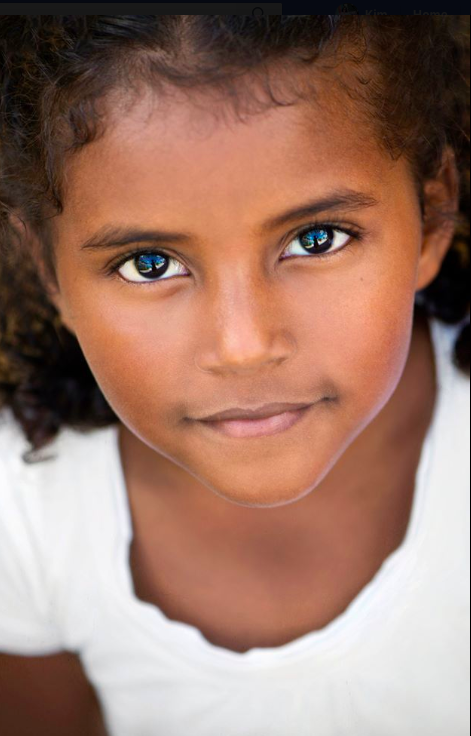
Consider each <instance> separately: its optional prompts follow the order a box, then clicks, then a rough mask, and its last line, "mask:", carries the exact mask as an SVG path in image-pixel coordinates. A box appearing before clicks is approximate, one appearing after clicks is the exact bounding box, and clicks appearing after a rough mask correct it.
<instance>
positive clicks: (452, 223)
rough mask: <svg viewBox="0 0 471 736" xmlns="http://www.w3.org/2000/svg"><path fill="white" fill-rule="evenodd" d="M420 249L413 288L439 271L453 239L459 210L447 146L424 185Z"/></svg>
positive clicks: (428, 281) (454, 170)
mask: <svg viewBox="0 0 471 736" xmlns="http://www.w3.org/2000/svg"><path fill="white" fill-rule="evenodd" d="M423 195H424V219H423V230H422V249H421V255H420V261H419V268H418V275H417V284H416V289H417V291H420V290H421V289H425V288H426V287H427V286H429V285H430V284H431V283H432V281H434V279H435V278H436V277H437V275H438V274H439V272H440V269H441V266H442V263H443V261H444V259H445V256H446V254H447V252H448V250H449V249H450V247H451V244H452V242H453V236H454V234H455V228H456V220H457V214H458V211H459V174H458V169H457V167H456V162H455V156H454V153H453V150H452V149H451V148H449V147H447V148H446V149H445V151H444V154H443V157H442V164H441V167H440V170H439V172H438V173H437V175H436V177H435V178H434V179H430V180H429V181H426V182H425V184H424V186H423Z"/></svg>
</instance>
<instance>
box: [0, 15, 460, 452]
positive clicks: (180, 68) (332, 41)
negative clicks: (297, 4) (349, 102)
mask: <svg viewBox="0 0 471 736" xmlns="http://www.w3.org/2000/svg"><path fill="white" fill-rule="evenodd" d="M466 18H468V20H469V16H352V15H349V16H343V15H334V16H329V15H304V16H287V15H281V16H268V17H261V18H253V17H251V16H237V15H194V16H185V15H162V16H159V15H147V16H146V15H121V16H116V15H115V16H107V15H87V16H70V15H69V16H48V15H43V16H41V15H39V16H29V17H28V16H6V15H4V16H0V256H1V266H0V397H1V402H0V405H3V406H4V405H7V406H9V407H10V408H11V410H12V412H13V415H14V416H15V418H16V420H17V421H18V422H19V424H20V425H21V427H22V430H23V432H24V434H25V436H26V437H27V439H28V441H29V443H30V444H31V446H32V448H33V450H38V449H40V448H42V447H44V446H45V445H46V444H48V443H49V442H50V441H51V440H52V439H53V438H54V436H55V435H56V434H57V433H58V432H59V430H60V428H61V427H62V426H65V425H68V426H71V427H74V428H77V429H80V430H82V431H89V430H92V429H93V428H96V427H104V426H107V425H110V424H112V423H116V422H118V418H117V417H116V415H115V413H114V412H113V410H112V409H111V408H110V406H109V405H108V403H107V401H106V399H105V397H104V396H103V394H102V392H101V390H100V388H99V387H98V385H97V383H96V381H95V379H94V377H93V375H92V373H91V371H90V368H89V366H88V364H87V363H86V360H85V358H84V356H83V353H82V351H81V349H80V346H79V344H78V341H77V339H76V338H75V336H74V335H72V334H71V333H70V332H69V331H68V330H67V329H66V327H65V326H64V325H62V324H61V323H60V319H59V315H58V312H57V310H56V309H55V307H54V306H53V305H52V303H51V302H50V300H49V299H48V295H47V290H46V287H45V286H44V284H43V281H42V279H41V278H40V276H39V274H38V273H37V270H38V269H37V266H36V265H35V262H34V259H33V258H32V257H31V256H32V247H33V246H32V243H31V242H30V240H29V239H28V237H29V236H28V235H27V234H26V233H27V232H30V233H33V234H34V236H35V238H36V239H37V242H39V244H40V252H41V259H42V262H43V263H44V265H45V269H46V273H47V275H48V277H49V278H50V279H51V280H52V282H53V283H54V284H56V285H57V277H56V261H55V251H54V244H53V242H51V240H52V239H51V237H50V234H49V230H48V220H50V218H51V217H53V216H54V215H56V214H58V213H61V212H62V207H63V205H62V188H63V169H64V166H65V163H66V161H67V159H68V157H69V156H71V155H73V154H74V152H77V151H79V150H80V149H81V148H82V147H83V146H85V145H87V143H89V142H91V141H93V140H95V139H97V138H98V137H99V136H100V135H101V134H102V133H103V131H104V127H105V126H104V125H103V124H102V123H103V115H102V113H101V108H100V107H99V104H98V103H101V102H102V101H106V100H107V99H109V96H110V95H112V94H114V93H117V96H118V97H117V99H118V100H121V99H122V100H128V101H129V100H130V99H132V95H133V94H139V85H142V83H144V84H146V85H148V86H151V87H152V88H153V89H158V91H159V93H161V94H162V95H163V94H164V93H165V91H166V89H171V88H175V87H178V88H180V89H187V90H188V91H189V92H190V93H191V92H192V91H194V90H195V89H203V88H206V89H211V90H214V91H221V92H222V94H223V96H224V97H225V98H227V99H228V100H229V101H230V102H231V103H232V104H233V106H234V108H236V109H237V106H238V104H239V102H240V99H241V95H240V92H241V89H240V85H237V84H236V83H237V82H238V81H239V80H240V79H241V77H242V75H243V74H246V73H247V72H253V73H255V74H260V73H261V79H262V81H263V82H264V85H265V87H264V89H265V92H266V98H267V105H268V106H273V105H285V104H293V103H289V102H284V101H282V100H279V99H277V98H276V96H275V95H274V94H273V91H272V89H271V87H270V84H269V81H268V79H269V75H268V73H267V72H268V68H269V67H270V66H272V67H273V66H275V67H276V65H278V64H279V65H281V66H282V67H283V68H286V66H287V64H288V63H289V64H292V65H294V66H296V65H298V67H299V68H301V67H302V68H306V66H308V65H312V66H313V67H316V66H317V67H319V68H321V66H322V65H326V66H328V65H329V64H332V66H331V67H330V68H331V69H332V68H335V65H336V63H338V61H339V60H340V59H341V58H343V60H347V62H349V64H350V66H349V68H350V69H353V77H352V78H353V80H354V84H348V85H347V84H346V83H345V80H342V75H341V74H340V75H339V81H340V83H341V84H342V85H343V86H344V89H346V91H347V92H348V94H349V95H350V96H351V97H352V98H355V99H357V100H358V101H359V102H360V103H361V104H360V108H361V109H362V110H364V111H365V113H366V115H367V119H368V120H369V121H370V122H371V123H372V125H373V126H374V130H375V132H376V134H377V139H378V142H379V144H380V145H381V146H382V147H383V148H384V150H385V151H387V152H388V153H389V155H391V156H392V157H399V156H402V155H404V156H406V157H407V160H408V161H409V162H410V164H411V167H412V171H413V172H414V175H415V177H416V181H417V186H418V192H419V195H420V197H421V202H422V205H423V194H422V192H423V185H424V182H426V181H427V179H430V178H433V177H434V175H436V174H437V173H438V170H439V168H440V165H441V162H442V158H443V154H444V151H445V149H448V148H451V149H452V151H453V152H454V156H455V160H456V162H457V168H458V170H459V173H460V177H461V190H460V208H461V209H460V214H459V216H458V217H456V227H455V235H454V240H453V243H452V246H451V248H450V249H449V251H448V252H447V255H446V257H445V259H444V261H443V264H442V267H441V270H440V273H439V274H438V275H437V277H436V278H435V279H434V281H433V282H432V283H431V284H430V285H429V286H428V287H427V288H425V289H423V290H422V291H421V292H420V293H419V294H418V295H417V300H416V307H418V308H420V309H423V310H424V311H425V312H426V314H428V315H430V316H434V317H436V318H437V319H439V320H441V321H443V322H445V323H449V324H458V323H459V324H460V331H459V335H458V337H457V340H456V344H455V345H454V352H453V362H454V363H455V365H456V366H457V367H458V368H459V369H460V370H461V371H463V372H465V373H467V374H468V375H469V364H470V359H469V294H468V279H469V138H468V136H467V134H466V130H467V128H468V123H469V120H468V118H469V91H468V89H469V81H468V76H467V70H468V69H469V66H468V65H467V63H466V62H467V59H469V46H468V44H469V31H468V25H467V22H466ZM468 63H469V62H468ZM280 68H281V67H280ZM293 78H294V75H293ZM123 91H124V93H125V94H124V95H122V97H121V98H120V97H119V94H120V93H122V92H123ZM422 211H423V212H424V209H422ZM13 215H17V216H18V218H19V221H20V222H22V223H23V224H26V223H27V225H28V229H27V228H25V229H24V230H19V229H18V227H17V226H15V225H14V218H13V217H12V216H13ZM25 461H27V462H28V461H31V460H28V459H26V458H25Z"/></svg>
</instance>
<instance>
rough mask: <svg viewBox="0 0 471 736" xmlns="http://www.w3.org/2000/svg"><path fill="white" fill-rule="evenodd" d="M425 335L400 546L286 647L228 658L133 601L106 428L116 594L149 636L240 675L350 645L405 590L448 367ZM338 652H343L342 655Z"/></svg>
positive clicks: (123, 517)
mask: <svg viewBox="0 0 471 736" xmlns="http://www.w3.org/2000/svg"><path fill="white" fill-rule="evenodd" d="M429 325H430V334H431V340H432V346H433V350H434V359H435V375H436V385H437V391H436V399H435V406H434V410H433V415H432V418H431V421H430V424H429V427H428V430H427V432H426V435H425V438H424V442H423V445H422V451H421V455H420V460H419V463H418V466H417V472H416V484H415V491H414V498H413V502H412V507H411V512H410V517H409V524H408V527H407V531H406V534H405V536H404V538H403V541H402V543H401V544H400V546H399V547H398V548H397V549H396V550H395V551H393V552H392V553H391V554H390V555H389V556H388V557H387V558H386V560H385V561H384V562H383V564H382V566H381V567H380V569H379V570H378V571H377V573H376V574H375V575H374V576H373V578H372V579H371V581H370V582H369V583H368V584H367V585H366V586H365V587H364V588H363V589H362V590H361V591H360V592H359V593H358V595H357V596H356V597H355V598H354V599H353V601H351V603H350V604H349V605H348V607H347V608H346V609H345V610H344V611H343V613H341V614H340V615H339V616H337V617H336V618H335V619H334V620H333V621H331V622H330V623H329V624H327V625H326V626H325V627H323V628H322V629H319V630H315V631H312V632H309V633H307V634H304V635H303V636H301V637H299V638H298V639H295V640H293V641H291V642H288V643H287V644H284V645H281V646H277V647H263V648H259V647H256V648H253V649H250V650H248V651H246V652H234V651H232V650H229V649H225V648H223V647H220V646H216V645H214V644H212V643H211V642H209V641H208V640H207V639H206V638H205V637H204V636H203V634H202V632H201V631H200V630H199V629H198V628H196V627H195V626H193V625H190V624H187V623H184V622H181V621H176V620H172V619H169V618H168V617H167V616H166V615H165V614H164V613H163V611H161V610H160V609H159V608H158V607H157V606H155V605H153V604H151V603H148V602H147V601H143V600H141V599H140V598H138V597H137V595H136V592H135V589H134V582H133V578H132V573H131V568H130V546H131V542H132V537H133V528H132V516H131V511H130V505H129V498H128V493H127V487H126V481H125V476H124V471H123V466H122V462H121V456H120V450H119V432H118V428H119V425H117V424H115V425H112V426H111V427H109V428H108V429H109V431H110V434H111V440H112V441H111V457H109V458H107V462H108V463H109V465H108V467H110V466H111V469H112V476H113V477H112V486H113V492H114V495H115V502H116V510H117V516H118V525H119V531H118V533H119V545H118V547H119V561H118V565H119V570H118V578H117V582H118V580H119V581H120V583H121V584H124V587H123V590H122V593H123V595H124V596H125V597H126V599H127V603H128V604H129V607H130V609H132V611H133V612H134V613H135V615H139V614H142V617H143V618H142V623H144V624H147V625H148V626H149V627H150V628H151V629H152V630H153V633H154V634H155V633H157V634H160V635H161V636H162V635H164V636H165V637H166V638H167V641H172V642H173V643H174V644H175V645H176V646H177V647H178V648H179V649H180V650H181V651H182V652H185V654H186V655H187V656H196V658H197V659H198V660H201V659H204V660H206V661H207V662H209V663H212V664H216V665H217V664H220V665H227V664H230V665H231V667H235V668H241V669H244V668H245V667H253V666H270V665H275V664H277V663H280V662H293V661H296V660H299V659H302V658H305V657H307V656H310V655H311V654H313V653H314V652H316V654H321V652H323V651H326V650H327V651H329V650H332V648H335V647H336V646H339V645H342V646H345V644H347V643H348V642H349V640H350V641H353V640H354V635H355V633H358V632H359V631H360V630H361V628H362V624H365V623H366V622H367V617H368V614H369V613H370V612H371V610H372V609H373V607H374V606H375V605H377V606H379V607H380V608H381V609H382V605H381V606H380V602H383V603H384V604H386V601H388V600H390V601H391V602H392V603H393V602H394V592H395V591H396V590H397V587H398V585H401V584H403V583H404V584H405V583H406V582H407V580H410V579H411V577H412V576H413V573H414V565H415V561H416V546H417V542H418V539H419V538H420V537H421V535H422V533H423V531H424V530H423V528H422V527H423V524H422V522H423V517H424V509H425V506H426V501H427V492H426V491H427V488H428V487H429V485H430V484H429V482H428V481H429V476H430V466H431V458H432V456H433V454H434V453H433V447H434V445H435V438H436V434H437V426H438V424H439V421H440V416H441V413H442V404H443V385H444V383H445V382H446V380H447V377H448V375H449V372H450V370H451V365H449V364H448V363H449V356H448V354H447V352H448V351H447V350H446V345H445V340H444V332H443V331H444V329H445V328H446V326H445V325H443V324H441V323H439V322H438V320H436V319H434V318H430V320H429ZM342 651H344V650H342Z"/></svg>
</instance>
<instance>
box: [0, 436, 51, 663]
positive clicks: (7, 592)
mask: <svg viewBox="0 0 471 736" xmlns="http://www.w3.org/2000/svg"><path fill="white" fill-rule="evenodd" d="M34 477H35V476H34V465H30V466H28V465H26V464H25V463H24V462H23V460H22V458H21V443H20V442H19V441H18V435H17V434H16V433H15V432H13V431H11V430H10V429H9V428H8V427H6V426H1V427H0V652H3V653H6V654H19V655H30V656H40V655H47V654H53V653H56V652H60V651H62V650H63V646H61V643H60V637H59V632H58V630H57V628H56V626H55V625H54V621H53V617H52V615H51V611H50V606H49V602H48V596H47V591H46V585H45V578H44V570H43V569H42V560H41V557H42V556H41V546H42V545H41V541H42V540H41V524H40V521H41V513H40V507H39V504H38V501H39V499H40V494H39V493H35V492H34V491H35V489H34V487H33V486H34Z"/></svg>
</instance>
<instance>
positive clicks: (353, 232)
mask: <svg viewBox="0 0 471 736" xmlns="http://www.w3.org/2000/svg"><path fill="white" fill-rule="evenodd" d="M321 229H326V230H328V229H330V230H333V231H334V232H341V233H344V234H345V235H349V236H350V238H352V239H353V240H355V241H357V242H358V241H361V240H362V238H363V234H362V232H361V231H360V230H357V229H353V228H351V227H348V228H346V227H339V226H338V225H335V224H334V223H331V222H329V223H327V222H314V223H311V224H310V225H308V226H306V227H303V228H302V229H301V230H298V231H297V232H295V233H294V234H293V236H292V237H291V238H290V241H289V243H288V244H287V245H289V244H290V243H292V241H293V240H296V239H297V238H302V237H303V236H304V235H307V233H309V232H311V231H312V230H321ZM351 244H352V243H351V241H349V242H348V243H346V244H345V245H343V246H342V247H341V248H339V249H338V250H335V251H333V252H332V253H318V254H316V255H312V258H314V259H316V260H317V259H319V258H322V259H324V258H334V257H336V256H337V255H340V254H341V253H343V251H345V250H349V247H350V245H351ZM286 247H287V246H286ZM154 254H155V255H161V256H164V257H166V258H169V259H174V260H177V261H178V259H177V258H176V257H175V256H174V255H172V254H170V253H168V252H166V251H165V249H162V248H159V249H157V248H146V249H142V248H141V249H134V250H131V251H129V252H128V253H126V254H124V255H122V256H121V257H120V258H119V259H118V260H117V261H115V262H113V263H111V264H110V265H109V266H108V267H107V268H106V269H105V274H106V275H107V276H116V275H117V272H118V271H119V269H120V268H121V266H124V264H125V263H127V262H128V261H130V260H132V259H135V258H137V257H138V256H141V255H154ZM303 257H304V256H287V257H286V258H283V259H282V260H284V261H285V260H290V259H292V258H303ZM118 276H119V275H118ZM119 278H121V280H122V281H124V282H125V283H126V284H131V285H132V286H143V285H147V286H148V285H150V284H157V283H159V282H160V281H172V280H173V278H174V277H172V278H167V279H163V278H160V279H155V280H154V281H152V280H150V279H149V281H147V282H145V281H128V280H127V279H123V278H122V277H119Z"/></svg>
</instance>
